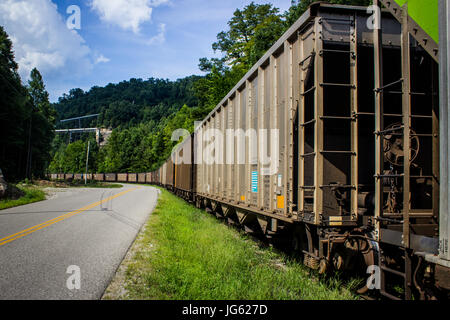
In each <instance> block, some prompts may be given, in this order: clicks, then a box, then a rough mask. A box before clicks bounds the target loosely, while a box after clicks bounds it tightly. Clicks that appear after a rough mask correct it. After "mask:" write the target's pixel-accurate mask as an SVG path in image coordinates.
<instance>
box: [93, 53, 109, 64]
mask: <svg viewBox="0 0 450 320" xmlns="http://www.w3.org/2000/svg"><path fill="white" fill-rule="evenodd" d="M109 61H111V60H110V59H108V58H106V57H105V56H104V55H102V54H101V55H100V56H98V57H97V59H95V64H97V63H107V62H109Z"/></svg>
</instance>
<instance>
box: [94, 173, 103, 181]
mask: <svg viewBox="0 0 450 320" xmlns="http://www.w3.org/2000/svg"><path fill="white" fill-rule="evenodd" d="M94 180H95V181H105V174H104V173H96V174H94Z"/></svg>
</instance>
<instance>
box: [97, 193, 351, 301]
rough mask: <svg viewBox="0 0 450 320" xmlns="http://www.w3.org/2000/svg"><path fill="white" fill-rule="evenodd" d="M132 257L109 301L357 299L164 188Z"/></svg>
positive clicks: (337, 283) (337, 284)
mask: <svg viewBox="0 0 450 320" xmlns="http://www.w3.org/2000/svg"><path fill="white" fill-rule="evenodd" d="M126 260H128V261H125V262H124V270H125V272H124V275H123V276H122V278H123V279H121V280H120V281H122V282H123V283H122V284H120V285H119V286H122V287H124V288H125V291H124V292H125V293H123V292H121V294H119V295H118V296H117V295H116V296H115V297H113V296H111V293H110V292H109V289H108V290H107V292H106V295H105V297H104V298H106V299H108V298H109V299H111V298H119V299H176V300H179V299H192V300H201V299H208V300H209V299H212V300H216V299H231V300H235V299H236V300H237V299H242V300H251V299H256V300H259V299H277V300H278V299H282V300H294V299H308V300H311V299H313V300H329V299H355V298H356V297H355V296H354V295H353V294H352V293H351V292H350V291H348V290H347V289H344V288H343V286H342V283H341V282H340V281H339V280H338V279H336V278H329V279H328V280H327V281H319V280H318V278H317V277H315V275H314V274H313V273H311V272H310V271H309V270H308V269H307V268H306V267H304V266H302V265H300V264H299V263H298V262H296V261H292V259H290V258H288V257H286V256H285V255H283V254H281V253H278V252H276V251H275V250H274V249H271V248H267V247H264V248H261V246H260V245H259V244H258V242H256V241H254V240H253V239H251V238H249V237H247V236H246V235H245V234H243V233H241V232H239V231H237V230H235V229H233V228H229V227H228V226H226V225H225V224H223V223H221V222H219V221H218V220H217V219H216V218H214V217H213V216H211V215H209V214H207V213H205V212H204V211H202V210H199V209H197V208H195V207H193V206H191V205H188V204H186V202H184V201H183V200H181V199H179V198H177V197H175V196H174V195H172V194H170V193H169V192H167V191H165V190H162V194H161V195H160V198H159V201H158V205H157V207H156V209H155V211H154V212H153V214H152V216H151V217H150V219H149V221H148V223H147V225H146V226H145V228H144V229H143V231H142V233H141V235H140V236H139V237H138V239H137V240H136V242H135V244H134V246H133V249H132V254H131V256H130V257H129V258H127V259H126ZM119 272H120V271H119ZM117 278H118V277H117ZM114 281H115V280H114ZM114 281H113V283H114ZM118 281H119V280H118ZM113 286H114V285H112V286H111V287H113ZM116 287H117V285H116Z"/></svg>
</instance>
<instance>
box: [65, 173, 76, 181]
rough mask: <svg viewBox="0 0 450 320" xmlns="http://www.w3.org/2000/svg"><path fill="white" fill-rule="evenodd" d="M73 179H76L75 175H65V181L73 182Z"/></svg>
mask: <svg viewBox="0 0 450 320" xmlns="http://www.w3.org/2000/svg"><path fill="white" fill-rule="evenodd" d="M73 178H74V174H73V173H66V174H65V175H64V180H68V181H71V180H73Z"/></svg>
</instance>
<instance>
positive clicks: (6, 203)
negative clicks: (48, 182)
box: [0, 184, 45, 210]
mask: <svg viewBox="0 0 450 320" xmlns="http://www.w3.org/2000/svg"><path fill="white" fill-rule="evenodd" d="M16 187H17V188H18V189H20V190H22V191H23V192H24V193H25V195H24V196H23V197H21V198H19V199H16V200H11V199H4V200H0V210H2V209H8V208H12V207H18V206H23V205H25V204H29V203H33V202H38V201H42V200H45V193H44V191H42V190H41V189H40V188H39V187H37V186H34V185H26V184H21V185H16Z"/></svg>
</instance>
